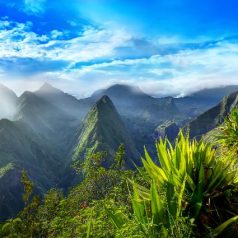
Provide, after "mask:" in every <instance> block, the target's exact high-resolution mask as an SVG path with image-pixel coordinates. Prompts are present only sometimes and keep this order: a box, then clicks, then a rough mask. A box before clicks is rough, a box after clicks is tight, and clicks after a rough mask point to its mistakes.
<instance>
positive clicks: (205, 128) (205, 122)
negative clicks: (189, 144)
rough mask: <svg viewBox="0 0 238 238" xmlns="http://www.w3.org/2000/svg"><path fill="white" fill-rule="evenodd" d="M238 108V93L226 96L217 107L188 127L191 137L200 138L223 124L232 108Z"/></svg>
mask: <svg viewBox="0 0 238 238" xmlns="http://www.w3.org/2000/svg"><path fill="white" fill-rule="evenodd" d="M234 107H238V92H235V93H232V94H230V95H229V96H226V97H224V98H223V99H222V101H221V102H220V103H219V104H218V105H216V106H215V107H213V108H211V109H209V110H208V111H206V112H204V113H203V114H201V115H200V116H198V117H197V118H196V119H195V120H193V121H191V122H190V123H189V124H188V125H187V126H186V127H185V129H186V130H189V132H190V135H191V137H200V136H202V135H204V134H205V133H207V132H209V131H210V130H212V129H214V128H216V127H217V126H219V125H220V124H221V123H223V121H224V118H225V117H226V116H227V115H228V113H229V112H230V111H231V109H232V108H234Z"/></svg>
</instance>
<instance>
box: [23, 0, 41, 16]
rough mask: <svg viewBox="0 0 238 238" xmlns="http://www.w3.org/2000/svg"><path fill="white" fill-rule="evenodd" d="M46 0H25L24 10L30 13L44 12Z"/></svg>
mask: <svg viewBox="0 0 238 238" xmlns="http://www.w3.org/2000/svg"><path fill="white" fill-rule="evenodd" d="M45 2H46V0H24V3H25V7H24V11H25V12H26V13H29V14H33V15H38V14H41V13H44V11H45V6H44V4H45Z"/></svg>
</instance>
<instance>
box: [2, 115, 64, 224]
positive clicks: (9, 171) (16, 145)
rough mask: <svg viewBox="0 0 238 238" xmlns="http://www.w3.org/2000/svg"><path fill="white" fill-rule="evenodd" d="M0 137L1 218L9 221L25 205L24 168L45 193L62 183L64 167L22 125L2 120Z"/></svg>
mask: <svg viewBox="0 0 238 238" xmlns="http://www.w3.org/2000/svg"><path fill="white" fill-rule="evenodd" d="M0 137H1V140H0V218H1V219H5V218H8V217H9V216H13V215H16V213H17V212H18V211H19V209H20V208H22V206H23V204H22V199H21V196H22V193H23V188H22V184H21V171H22V170H23V169H26V170H27V173H28V175H29V177H30V178H31V180H32V181H33V182H34V186H35V188H36V191H38V192H39V193H44V192H46V191H47V190H48V189H49V188H51V187H55V186H56V184H57V183H58V182H59V177H60V171H61V167H60V163H59V161H58V159H57V157H56V156H55V154H54V152H53V151H50V150H48V148H47V147H45V146H44V144H41V143H39V141H36V140H35V138H36V136H35V135H34V134H33V133H29V130H27V128H26V127H25V125H24V124H22V123H21V122H12V121H9V120H7V119H2V120H0Z"/></svg>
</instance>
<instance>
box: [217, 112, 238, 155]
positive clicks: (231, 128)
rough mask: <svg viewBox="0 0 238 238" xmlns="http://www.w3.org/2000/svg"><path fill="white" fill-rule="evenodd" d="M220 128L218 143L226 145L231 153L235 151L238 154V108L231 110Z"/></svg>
mask: <svg viewBox="0 0 238 238" xmlns="http://www.w3.org/2000/svg"><path fill="white" fill-rule="evenodd" d="M219 129H220V133H219V135H218V136H217V140H218V143H220V144H221V145H222V146H223V147H225V148H226V149H227V150H228V151H229V153H231V152H234V153H235V154H236V155H238V108H234V109H233V110H232V111H231V113H230V114H229V115H228V116H227V118H226V119H225V121H224V124H223V125H222V126H220V128H219Z"/></svg>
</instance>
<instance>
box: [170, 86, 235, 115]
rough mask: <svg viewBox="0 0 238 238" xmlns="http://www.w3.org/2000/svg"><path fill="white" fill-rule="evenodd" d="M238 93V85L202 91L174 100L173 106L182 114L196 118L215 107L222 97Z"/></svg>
mask: <svg viewBox="0 0 238 238" xmlns="http://www.w3.org/2000/svg"><path fill="white" fill-rule="evenodd" d="M236 91H238V85H230V86H224V87H217V88H211V89H203V90H200V91H198V92H196V93H193V94H191V95H189V96H186V97H180V98H175V99H174V102H175V105H176V106H177V107H178V108H179V110H180V111H181V112H182V113H185V114H187V115H188V116H190V117H196V116H198V115H199V114H201V113H203V112H205V111H207V110H208V109H210V108H212V107H214V106H216V105H217V104H218V103H219V102H220V101H221V100H222V98H223V97H225V96H229V95H230V94H231V93H233V92H236Z"/></svg>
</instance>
